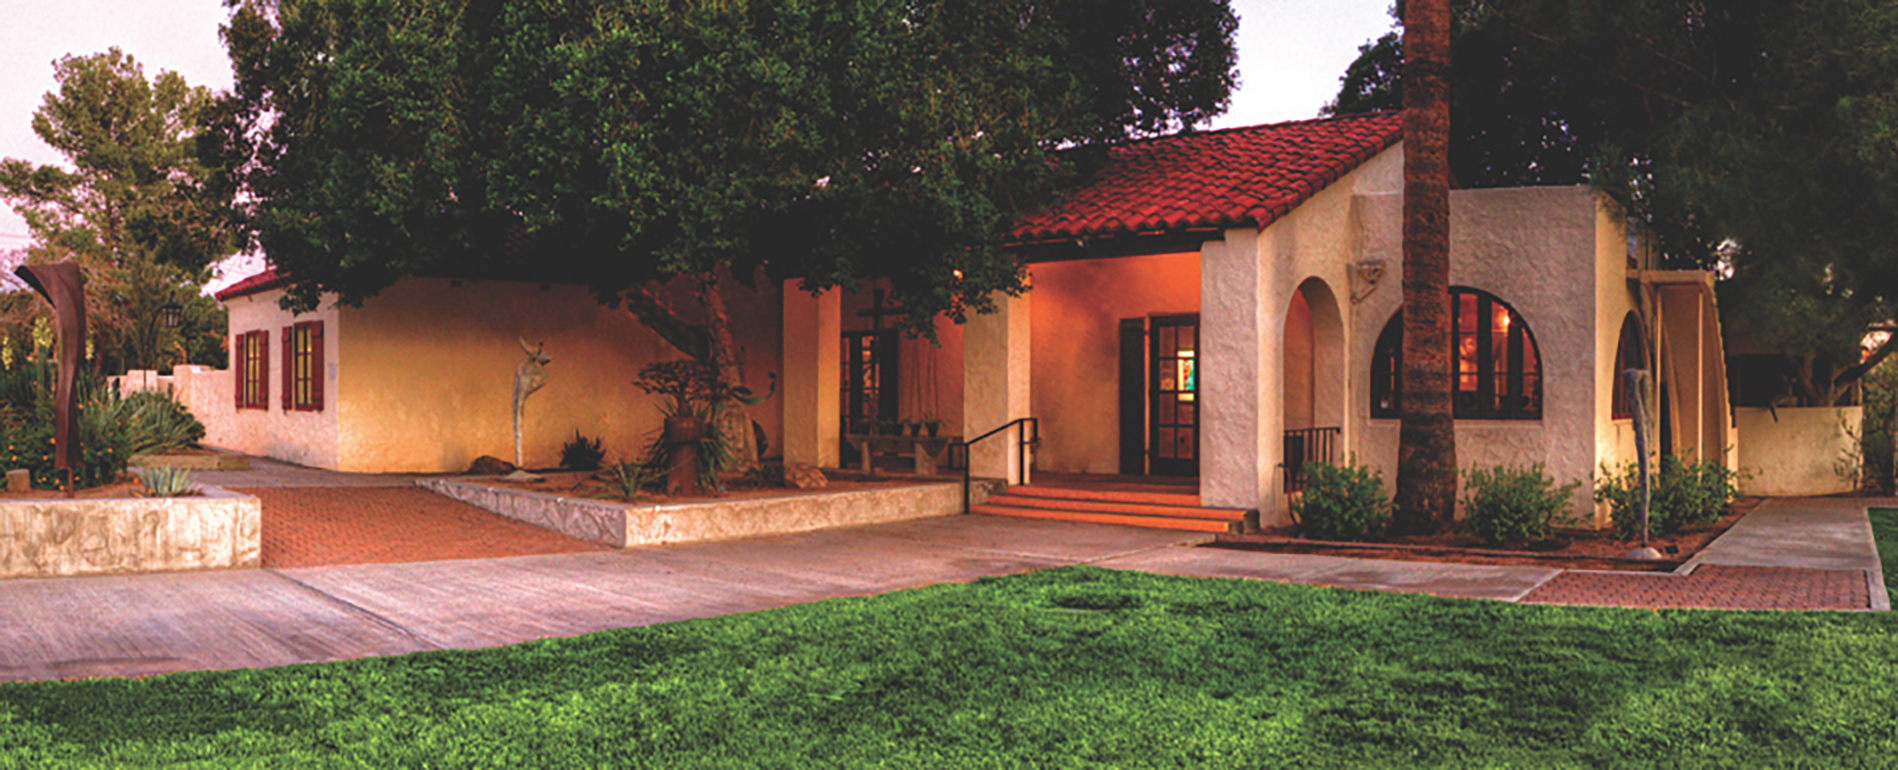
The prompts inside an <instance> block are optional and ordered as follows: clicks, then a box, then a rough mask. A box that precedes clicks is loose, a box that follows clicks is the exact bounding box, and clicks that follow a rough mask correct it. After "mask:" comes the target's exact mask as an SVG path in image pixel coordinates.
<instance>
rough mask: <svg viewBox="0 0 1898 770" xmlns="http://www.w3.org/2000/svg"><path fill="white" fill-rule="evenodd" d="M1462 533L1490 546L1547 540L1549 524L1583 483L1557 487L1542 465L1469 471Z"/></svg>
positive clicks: (1466, 474) (1577, 482) (1576, 482)
mask: <svg viewBox="0 0 1898 770" xmlns="http://www.w3.org/2000/svg"><path fill="white" fill-rule="evenodd" d="M1464 475H1465V477H1466V478H1468V479H1469V484H1468V486H1467V487H1466V488H1465V494H1464V497H1463V531H1464V532H1468V533H1469V534H1472V535H1475V536H1476V537H1477V538H1479V539H1481V540H1482V541H1483V542H1485V543H1488V544H1490V545H1502V544H1504V543H1524V542H1530V541H1536V540H1546V539H1548V537H1549V521H1550V520H1551V519H1553V518H1555V517H1556V515H1557V514H1559V513H1561V511H1562V509H1563V508H1565V507H1567V506H1568V501H1569V497H1570V496H1571V495H1573V494H1574V493H1575V490H1576V489H1579V488H1580V487H1581V486H1582V482H1580V481H1574V482H1570V483H1568V484H1566V485H1564V486H1561V487H1557V486H1555V479H1552V478H1549V474H1548V472H1547V471H1546V470H1544V469H1543V466H1542V463H1536V464H1534V465H1531V466H1529V467H1527V468H1515V467H1510V466H1503V465H1498V466H1496V467H1494V468H1477V469H1474V470H1470V471H1468V472H1466V473H1465V474H1464Z"/></svg>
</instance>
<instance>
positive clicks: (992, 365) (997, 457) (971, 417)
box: [962, 293, 1033, 484]
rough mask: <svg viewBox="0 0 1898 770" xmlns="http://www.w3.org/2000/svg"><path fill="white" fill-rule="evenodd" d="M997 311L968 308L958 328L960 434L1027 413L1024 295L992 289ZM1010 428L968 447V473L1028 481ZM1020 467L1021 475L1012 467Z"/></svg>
mask: <svg viewBox="0 0 1898 770" xmlns="http://www.w3.org/2000/svg"><path fill="white" fill-rule="evenodd" d="M995 308H996V311H995V312H993V313H987V314H972V315H971V316H970V317H969V323H968V325H967V326H966V327H964V328H963V332H962V435H963V437H964V438H975V437H977V436H980V435H982V434H984V433H987V432H989V431H991V430H994V429H995V428H997V427H1000V426H1002V425H1004V424H1006V423H1007V422H1008V421H1010V420H1014V419H1018V418H1022V417H1032V416H1033V415H1031V414H1030V413H1029V409H1030V408H1031V401H1030V400H1029V394H1030V389H1029V385H1030V378H1029V371H1028V365H1029V361H1030V359H1029V349H1028V346H1029V337H1028V295H1026V294H1023V295H1022V296H1019V297H1010V296H1008V295H1006V294H999V293H998V294H996V295H995ZM1028 459H1029V460H1030V462H1026V463H1025V462H1020V460H1021V441H1020V439H1019V437H1017V436H1016V435H1015V433H1014V431H1008V432H1005V433H1003V434H1000V435H996V436H991V437H989V438H988V439H987V440H985V441H982V442H981V443H979V444H976V445H975V446H972V447H970V448H969V473H970V474H971V475H974V476H980V477H984V478H1001V479H1008V481H1009V483H1011V484H1026V483H1028V476H1031V475H1032V474H1031V473H1028V472H1027V470H1026V468H1025V466H1027V465H1029V464H1031V463H1032V460H1033V458H1032V457H1030V458H1028ZM1018 468H1022V469H1023V471H1022V472H1021V474H1020V476H1021V477H1020V478H1017V470H1016V469H1018Z"/></svg>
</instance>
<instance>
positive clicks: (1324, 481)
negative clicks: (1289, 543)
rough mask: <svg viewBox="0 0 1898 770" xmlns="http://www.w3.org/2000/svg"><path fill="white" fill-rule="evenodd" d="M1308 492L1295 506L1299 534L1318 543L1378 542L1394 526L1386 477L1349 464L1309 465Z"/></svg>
mask: <svg viewBox="0 0 1898 770" xmlns="http://www.w3.org/2000/svg"><path fill="white" fill-rule="evenodd" d="M1304 473H1305V479H1306V481H1305V491H1304V492H1303V493H1302V495H1301V496H1300V497H1299V499H1298V501H1297V502H1296V503H1295V504H1294V505H1293V506H1292V512H1293V513H1294V514H1296V516H1297V520H1298V531H1299V534H1301V535H1304V536H1305V537H1309V538H1312V539H1314V540H1378V539H1382V538H1383V537H1384V529H1385V527H1386V526H1388V525H1389V524H1390V520H1391V503H1390V498H1388V497H1386V496H1385V495H1384V478H1383V474H1380V473H1378V472H1377V471H1376V470H1373V469H1371V468H1367V467H1365V466H1362V465H1358V464H1357V463H1356V462H1347V463H1345V464H1344V465H1331V464H1328V463H1309V464H1307V465H1306V466H1305V468H1304Z"/></svg>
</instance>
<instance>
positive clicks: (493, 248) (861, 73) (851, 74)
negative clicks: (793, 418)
mask: <svg viewBox="0 0 1898 770" xmlns="http://www.w3.org/2000/svg"><path fill="white" fill-rule="evenodd" d="M1235 25H1236V21H1235V19H1234V18H1233V16H1232V13H1231V11H1230V10H1229V9H1228V8H1227V6H1226V3H1225V2H1224V0H1188V1H1186V2H1176V1H1167V0H1110V1H1108V2H1087V1H1085V0H1055V1H1054V2H1030V1H1028V0H1004V1H999V2H998V1H994V0H934V1H929V2H917V1H915V0H849V1H846V0H809V1H800V0H686V1H682V2H653V1H648V0H603V1H602V0H537V1H535V2H528V1H526V0H520V1H516V2H506V1H503V2H467V1H466V0H409V1H406V2H393V1H382V0H295V1H293V0H281V1H280V2H276V3H271V2H262V1H254V2H244V3H242V4H241V6H240V7H239V8H238V9H237V12H236V14H235V15H234V17H233V18H232V21H231V23H230V25H229V26H228V28H227V29H226V32H225V39H226V41H227V44H228V46H229V49H230V53H231V57H232V60H233V62H234V65H235V68H236V73H237V85H236V90H235V93H234V95H233V98H232V99H230V100H229V101H227V102H226V103H225V104H224V105H223V106H222V107H221V109H220V111H219V116H218V119H217V121H215V123H216V125H218V126H219V131H220V135H221V136H222V137H223V138H224V140H225V141H224V142H223V144H222V145H221V152H222V153H223V155H222V156H221V157H224V158H228V159H231V162H236V161H237V160H238V159H241V160H242V161H243V162H245V163H246V164H247V165H246V166H245V168H246V173H245V174H243V176H242V181H243V183H244V185H245V187H246V189H247V190H248V192H249V194H250V196H251V198H252V201H253V204H254V207H253V211H252V215H251V218H250V222H251V225H252V226H253V227H254V229H255V232H256V233H257V237H258V239H259V240H260V241H261V244H262V246H263V247H264V249H265V251H266V252H267V253H268V254H269V255H270V259H271V261H272V262H273V263H275V264H276V265H277V266H278V267H279V268H281V269H283V270H284V271H286V272H287V273H288V274H289V275H290V276H291V278H292V279H293V280H295V281H296V283H295V284H294V286H293V287H292V289H291V291H290V292H289V295H288V297H287V301H288V302H290V303H292V304H293V305H298V306H302V307H308V306H310V305H311V304H313V303H314V302H315V300H316V298H317V296H318V294H319V293H320V292H325V291H330V292H336V293H337V294H338V295H339V296H340V297H341V299H342V300H343V301H345V302H360V301H361V300H362V299H364V298H366V297H368V296H371V295H373V294H375V293H376V292H377V291H379V290H380V289H382V288H384V287H386V286H388V285H389V284H391V283H392V282H394V281H396V280H398V279H401V278H403V277H407V276H416V275H455V276H467V277H481V276H500V277H507V276H515V277H521V276H533V277H535V278H537V279H539V280H549V279H555V280H572V281H577V282H584V283H587V284H589V285H591V286H592V287H593V289H594V290H595V292H596V294H597V295H598V296H599V297H600V298H601V299H602V300H603V301H606V302H609V303H624V305H625V306H626V307H627V308H628V309H629V310H630V311H631V312H633V313H635V314H637V315H638V316H639V318H640V319H641V321H642V322H644V323H645V324H646V325H647V326H649V327H651V328H652V329H653V330H655V331H656V332H658V333H659V334H660V335H661V336H662V337H664V338H665V339H666V340H667V341H669V342H670V343H671V344H673V345H674V346H676V347H677V348H678V349H679V350H681V351H683V352H685V353H687V354H689V355H691V356H693V357H695V358H698V359H701V360H704V361H707V362H710V363H712V364H714V365H716V366H717V367H718V370H719V372H720V376H721V378H722V379H723V380H724V381H725V384H727V385H730V386H737V385H739V384H740V383H739V382H738V381H737V377H738V370H737V366H736V364H737V361H736V355H737V351H735V350H734V347H733V344H732V341H731V335H730V331H729V326H728V324H727V322H726V319H725V316H724V312H723V306H722V300H721V299H720V296H719V291H718V289H719V286H720V285H721V283H722V282H724V281H728V280H731V278H732V277H734V276H735V277H737V278H738V279H740V280H749V279H750V278H751V277H752V276H754V275H757V274H759V273H760V272H765V270H762V269H765V268H768V272H769V274H770V275H772V276H774V277H777V276H793V277H801V278H803V279H804V284H803V285H804V286H805V287H806V288H809V289H813V290H818V289H823V288H826V287H830V286H836V285H844V286H849V285H853V284H854V283H855V282H857V281H861V280H864V279H867V278H887V279H888V280H889V282H890V284H891V286H892V287H893V288H894V289H895V294H896V296H897V298H898V300H899V301H900V302H901V303H902V304H903V305H904V306H905V307H906V308H907V309H908V310H909V311H910V315H909V319H910V321H911V322H912V323H913V324H915V325H916V326H917V327H918V328H922V327H923V326H924V325H926V324H928V323H929V322H930V319H932V318H934V317H936V316H937V315H938V314H948V315H950V316H951V317H953V318H956V319H957V320H961V319H962V318H964V317H965V315H964V314H965V313H966V312H968V311H970V310H975V311H982V310H986V309H988V308H990V307H991V306H992V305H991V295H992V294H993V293H994V292H1009V293H1014V292H1019V291H1021V290H1022V288H1023V287H1022V283H1021V277H1022V273H1021V268H1020V266H1019V265H1018V264H1017V263H1016V262H1015V261H1014V260H1013V259H1012V258H1010V257H1009V256H1008V255H1007V254H1006V253H1004V252H1003V251H1002V250H1001V249H1000V245H1001V240H1002V235H1003V234H1004V233H1005V231H1006V229H1007V227H1008V225H1009V224H1010V223H1011V222H1012V221H1014V220H1015V218H1016V217H1017V216H1019V215H1020V214H1021V213H1023V212H1024V211H1026V210H1028V209H1030V208H1033V207H1035V206H1038V205H1044V204H1045V203H1047V202H1048V201H1050V200H1051V198H1052V196H1053V195H1054V193H1055V191H1056V190H1057V189H1058V187H1059V185H1060V184H1061V183H1063V182H1064V181H1065V180H1067V179H1069V178H1071V174H1072V173H1073V172H1074V170H1075V169H1076V168H1077V167H1080V166H1084V165H1085V159H1086V158H1088V157H1091V155H1090V153H1088V152H1086V151H1085V150H1083V151H1081V152H1061V151H1063V150H1070V149H1074V148H1077V147H1080V148H1085V147H1089V146H1092V145H1097V144H1099V143H1102V142H1107V141H1111V140H1117V139H1124V138H1127V137H1130V136H1139V135H1146V134H1152V133H1156V132H1160V131H1165V130H1170V129H1176V128H1180V127H1185V126H1191V125H1194V124H1197V123H1200V122H1202V121H1204V120H1205V119H1207V118H1209V117H1210V116H1212V115H1214V114H1217V113H1218V112H1219V111H1221V110H1223V109H1224V107H1225V105H1226V101H1227V94H1228V92H1229V91H1230V89H1231V86H1232V83H1233V77H1234V75H1233V61H1234V55H1233V49H1232V33H1233V29H1234V27H1235ZM221 162H222V161H221ZM679 276H684V277H687V278H690V279H691V280H693V281H695V282H696V285H697V286H698V287H699V291H698V292H697V296H698V298H699V300H700V301H699V303H697V304H698V305H699V306H698V307H697V308H678V307H674V306H672V305H669V304H667V303H666V302H664V301H663V299H662V297H661V296H660V295H659V294H658V293H657V292H655V291H654V287H655V281H659V280H663V279H668V278H672V277H679ZM741 424H742V423H741ZM736 432H738V431H728V436H730V435H732V434H734V433H736ZM742 433H743V434H744V435H743V436H742V437H737V436H734V437H735V438H738V439H740V442H741V444H747V443H748V440H749V435H750V432H749V430H743V431H742Z"/></svg>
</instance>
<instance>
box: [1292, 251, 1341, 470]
mask: <svg viewBox="0 0 1898 770" xmlns="http://www.w3.org/2000/svg"><path fill="white" fill-rule="evenodd" d="M1282 350H1283V354H1282V355H1283V361H1282V364H1281V365H1282V367H1283V368H1282V370H1281V374H1282V377H1281V382H1282V387H1283V389H1284V390H1283V392H1282V394H1281V398H1280V401H1279V403H1280V404H1281V406H1282V408H1283V410H1284V414H1283V424H1284V428H1285V439H1284V440H1285V450H1284V460H1283V461H1282V464H1283V467H1284V469H1285V474H1284V475H1285V478H1284V482H1283V483H1284V484H1285V486H1286V488H1287V489H1288V490H1289V489H1293V488H1296V486H1297V484H1298V480H1299V475H1300V472H1301V470H1302V469H1303V467H1304V464H1305V463H1308V462H1336V461H1338V459H1339V452H1340V451H1341V450H1342V447H1343V446H1344V425H1345V419H1344V417H1345V414H1344V410H1345V405H1346V404H1348V403H1350V400H1349V398H1348V391H1349V384H1348V383H1349V379H1348V378H1347V377H1346V376H1345V346H1344V320H1343V317H1342V315H1341V314H1340V313H1339V310H1338V299H1337V295H1336V294H1333V293H1332V291H1331V287H1330V286H1328V285H1327V284H1326V283H1325V282H1324V281H1323V280H1320V279H1317V278H1309V279H1306V280H1305V282H1304V283H1302V284H1299V287H1298V291H1296V292H1293V293H1292V301H1291V303H1290V305H1289V307H1287V308H1286V310H1285V339H1284V345H1283V348H1282Z"/></svg>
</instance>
